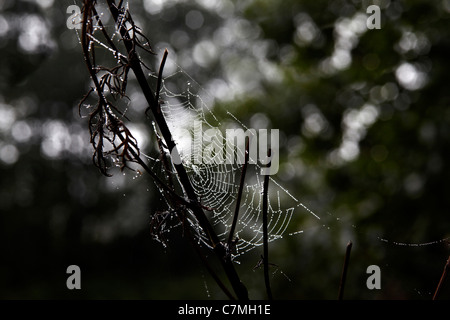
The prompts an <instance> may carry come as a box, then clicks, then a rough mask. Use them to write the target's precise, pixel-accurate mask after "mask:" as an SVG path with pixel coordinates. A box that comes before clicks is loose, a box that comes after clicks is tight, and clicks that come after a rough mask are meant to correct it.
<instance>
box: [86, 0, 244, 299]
mask: <svg viewBox="0 0 450 320" xmlns="http://www.w3.org/2000/svg"><path fill="white" fill-rule="evenodd" d="M107 3H108V7H109V10H110V12H111V15H112V16H113V18H114V21H115V23H116V24H117V25H119V17H120V12H119V8H120V6H119V7H117V6H116V5H115V1H114V0H107ZM87 4H90V5H93V2H92V1H86V2H85V6H86V5H87ZM120 4H121V2H120ZM84 16H85V17H86V14H85V15H84ZM83 25H86V22H84V23H83ZM85 31H86V29H85V28H84V32H85ZM119 33H120V35H121V37H122V40H123V43H124V46H125V48H126V50H127V54H128V62H129V64H130V68H131V69H132V70H133V73H134V75H135V77H136V80H137V81H138V83H139V86H140V87H141V89H142V92H143V94H144V96H145V98H146V100H147V103H148V104H149V108H150V110H151V111H152V114H153V117H154V118H155V122H156V123H157V125H158V127H159V129H160V131H161V134H162V136H163V138H164V140H165V143H166V145H167V147H168V149H169V151H170V154H171V155H174V156H175V157H178V158H179V154H178V151H177V149H176V145H175V142H174V140H173V138H172V134H171V131H170V129H169V127H168V125H167V122H166V120H165V118H164V116H163V114H162V113H161V112H158V111H159V101H158V100H157V99H156V97H155V95H154V94H153V91H152V90H151V88H150V86H149V84H148V82H147V79H146V76H145V74H144V72H143V70H142V67H141V61H140V59H139V57H138V55H137V52H136V51H135V43H134V41H133V37H132V36H130V34H129V31H128V30H127V29H126V27H125V25H124V24H120V27H119ZM161 65H162V66H163V64H161ZM160 71H161V70H160ZM161 72H162V71H161ZM99 93H100V94H101V92H100V91H99ZM131 151H132V152H133V150H131ZM138 159H139V157H138ZM138 159H136V160H137V161H138V163H139V164H142V163H143V162H142V161H139V160H138ZM174 167H175V170H176V172H177V174H178V177H179V180H180V183H181V185H182V187H183V189H184V192H185V194H186V196H187V198H188V199H189V202H190V203H191V204H192V205H190V206H189V209H190V210H191V211H192V212H193V214H194V216H195V218H196V219H197V221H198V223H199V225H200V227H201V228H202V229H203V230H204V232H205V233H206V235H207V237H208V239H209V241H210V245H211V247H212V248H213V250H214V252H215V253H216V256H217V257H218V259H219V261H220V262H221V264H222V267H223V268H224V270H225V273H226V275H227V277H228V279H229V281H230V283H231V285H232V287H233V289H234V291H235V293H236V295H237V297H238V299H243V300H247V299H248V292H247V289H246V288H245V286H244V285H243V284H242V282H241V281H240V279H239V276H238V275H237V272H236V270H235V268H234V265H233V262H232V261H231V258H230V257H227V254H226V249H225V246H224V245H223V244H222V243H221V242H220V240H219V238H218V236H217V234H216V233H215V231H214V229H213V228H212V225H211V224H210V222H209V220H208V219H207V217H206V215H205V213H204V212H203V210H202V208H201V206H200V205H199V202H198V199H197V195H196V194H195V191H194V189H193V187H192V185H191V183H190V180H189V177H188V175H187V172H186V170H185V168H184V166H183V165H182V164H176V163H174ZM146 171H147V169H146ZM150 171H151V170H150ZM152 177H153V175H152Z"/></svg>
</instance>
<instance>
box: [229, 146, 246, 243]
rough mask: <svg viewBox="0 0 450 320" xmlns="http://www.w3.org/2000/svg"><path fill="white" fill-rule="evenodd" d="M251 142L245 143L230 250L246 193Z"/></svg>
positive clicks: (230, 237)
mask: <svg viewBox="0 0 450 320" xmlns="http://www.w3.org/2000/svg"><path fill="white" fill-rule="evenodd" d="M248 149H249V140H248V139H247V141H246V143H245V160H244V164H243V166H242V172H241V181H240V183H239V191H238V194H237V199H236V207H235V209H234V216H233V223H232V224H231V229H230V234H229V235H228V242H227V245H228V248H231V245H232V242H233V237H234V230H235V229H236V224H237V221H238V216H239V207H240V206H241V198H242V193H243V191H244V182H245V173H246V172H247V166H248V160H249V150H248Z"/></svg>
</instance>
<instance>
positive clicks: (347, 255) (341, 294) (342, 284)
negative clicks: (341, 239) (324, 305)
mask: <svg viewBox="0 0 450 320" xmlns="http://www.w3.org/2000/svg"><path fill="white" fill-rule="evenodd" d="M352 245H353V244H352V242H351V241H349V242H348V243H347V249H346V250H345V260H344V266H343V268H342V275H341V282H340V284H339V294H338V300H342V299H343V298H344V287H345V280H346V279H347V270H348V264H349V262H350V252H351V251H352Z"/></svg>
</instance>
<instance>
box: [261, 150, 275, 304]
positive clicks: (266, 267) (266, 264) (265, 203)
mask: <svg viewBox="0 0 450 320" xmlns="http://www.w3.org/2000/svg"><path fill="white" fill-rule="evenodd" d="M268 156H269V158H270V157H271V150H270V149H269V150H268ZM268 166H269V167H270V162H269V164H268ZM268 189H269V175H268V174H267V175H265V176H264V189H263V212H262V215H263V246H264V249H263V250H264V254H263V264H264V283H265V285H266V292H267V298H268V299H269V300H272V299H273V297H272V290H271V289H270V280H269V243H268V231H267V209H268V199H267V194H268V191H269V190H268Z"/></svg>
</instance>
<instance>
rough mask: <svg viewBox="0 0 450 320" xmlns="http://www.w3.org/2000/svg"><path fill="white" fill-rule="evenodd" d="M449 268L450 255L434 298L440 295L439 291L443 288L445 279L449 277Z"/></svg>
mask: <svg viewBox="0 0 450 320" xmlns="http://www.w3.org/2000/svg"><path fill="white" fill-rule="evenodd" d="M449 270H450V256H449V257H448V259H447V263H446V264H445V266H444V271H442V276H441V279H440V280H439V283H438V286H437V288H436V291H435V292H434V295H433V300H436V299H437V297H438V295H439V292H440V291H441V289H442V285H443V283H444V281H445V279H446V278H447V273H448V271H449Z"/></svg>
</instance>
